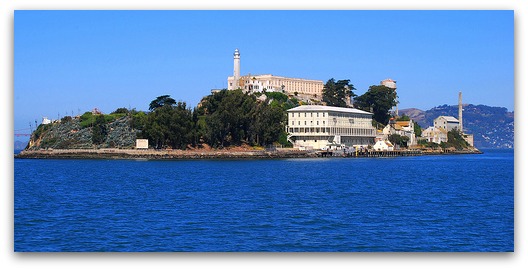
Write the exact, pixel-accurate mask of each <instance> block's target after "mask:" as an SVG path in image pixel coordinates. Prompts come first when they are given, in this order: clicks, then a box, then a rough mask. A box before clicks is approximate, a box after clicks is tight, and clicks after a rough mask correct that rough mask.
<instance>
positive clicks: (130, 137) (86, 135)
mask: <svg viewBox="0 0 528 270" xmlns="http://www.w3.org/2000/svg"><path fill="white" fill-rule="evenodd" d="M104 130H105V134H104V141H103V142H102V143H100V144H94V143H93V141H92V134H93V127H92V126H86V127H83V126H82V125H81V119H80V118H79V117H77V118H63V119H62V120H61V121H56V122H53V123H50V124H46V125H43V124H42V125H40V126H39V127H38V128H37V130H36V131H35V132H33V134H32V135H31V138H30V140H29V143H28V145H27V147H26V149H27V150H37V149H50V148H52V149H89V148H109V147H111V148H133V147H134V146H135V143H136V133H137V130H135V129H133V128H131V125H130V118H129V117H127V116H123V117H120V118H117V119H115V120H113V121H111V122H108V123H106V124H105V128H104Z"/></svg>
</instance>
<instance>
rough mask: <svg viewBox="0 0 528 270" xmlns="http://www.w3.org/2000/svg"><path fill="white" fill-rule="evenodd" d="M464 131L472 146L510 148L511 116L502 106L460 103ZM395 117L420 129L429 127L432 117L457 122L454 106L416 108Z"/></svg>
mask: <svg viewBox="0 0 528 270" xmlns="http://www.w3.org/2000/svg"><path fill="white" fill-rule="evenodd" d="M463 108H464V115H463V121H464V123H463V124H464V132H465V133H468V134H473V135H474V141H475V147H477V148H481V149H485V148H513V143H514V124H513V123H514V121H513V119H514V117H513V112H508V110H507V109H506V108H503V107H490V106H486V105H473V104H464V105H463ZM399 114H400V115H402V114H405V115H408V116H409V117H410V118H411V119H413V120H414V121H416V122H417V123H418V124H419V125H420V126H421V127H422V128H424V129H425V128H427V127H429V126H432V125H433V121H434V119H435V118H437V117H438V116H441V115H447V116H453V117H456V118H457V119H458V106H457V105H451V106H448V105H442V106H438V107H434V108H432V109H430V110H427V111H422V110H419V109H415V108H411V109H403V110H399Z"/></svg>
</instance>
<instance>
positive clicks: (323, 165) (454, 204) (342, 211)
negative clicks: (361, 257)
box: [14, 150, 514, 252]
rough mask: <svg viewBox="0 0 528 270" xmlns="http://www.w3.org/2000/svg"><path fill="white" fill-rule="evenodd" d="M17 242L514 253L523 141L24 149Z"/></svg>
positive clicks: (18, 168)
mask: <svg viewBox="0 0 528 270" xmlns="http://www.w3.org/2000/svg"><path fill="white" fill-rule="evenodd" d="M14 164H15V168H14V174H15V177H14V179H15V185H14V187H15V190H14V192H15V194H14V195H15V196H14V207H15V209H14V213H15V217H14V221H15V226H14V242H15V243H14V248H15V251H347V252H348V251H513V249H514V197H513V196H514V160H513V151H512V150H489V151H488V150H487V151H485V153H484V154H482V155H451V156H420V157H399V158H357V159H354V158H326V159H285V160H205V161H194V160H189V161H136V160H31V159H15V163H14Z"/></svg>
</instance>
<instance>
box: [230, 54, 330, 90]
mask: <svg viewBox="0 0 528 270" xmlns="http://www.w3.org/2000/svg"><path fill="white" fill-rule="evenodd" d="M233 56H234V59H233V60H234V68H233V76H229V77H227V89H228V90H235V89H242V90H244V91H246V92H262V91H268V92H283V93H285V94H290V95H294V94H295V93H297V95H301V96H304V97H310V98H314V99H317V100H319V99H321V96H322V94H323V86H324V84H323V81H320V80H307V79H299V78H288V77H281V76H274V75H272V74H264V75H251V74H248V75H244V76H241V75H240V52H239V50H238V49H236V50H235V53H234V54H233Z"/></svg>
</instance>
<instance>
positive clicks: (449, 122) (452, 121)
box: [434, 115, 460, 131]
mask: <svg viewBox="0 0 528 270" xmlns="http://www.w3.org/2000/svg"><path fill="white" fill-rule="evenodd" d="M434 127H435V128H442V129H444V130H446V131H451V130H453V129H455V128H456V129H458V128H460V122H459V121H458V119H456V118H454V117H453V116H445V115H442V116H438V117H437V118H436V119H435V120H434Z"/></svg>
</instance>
